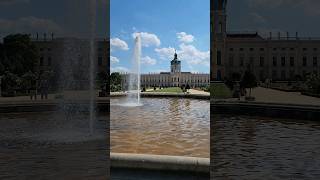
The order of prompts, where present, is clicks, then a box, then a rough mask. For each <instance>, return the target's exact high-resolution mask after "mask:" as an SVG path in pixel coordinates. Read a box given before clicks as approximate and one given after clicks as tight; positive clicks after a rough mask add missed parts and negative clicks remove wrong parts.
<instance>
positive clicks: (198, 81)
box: [122, 53, 210, 89]
mask: <svg viewBox="0 0 320 180" xmlns="http://www.w3.org/2000/svg"><path fill="white" fill-rule="evenodd" d="M170 67H171V68H170V69H171V70H170V72H160V73H149V74H141V78H140V81H141V87H181V86H183V85H185V86H186V85H189V86H190V87H205V86H208V85H209V84H210V75H209V74H205V73H191V72H181V61H180V60H179V59H178V55H177V53H175V54H174V58H173V60H171V65H170ZM129 76H130V74H129V73H125V74H122V86H123V87H124V89H127V87H128V82H129Z"/></svg>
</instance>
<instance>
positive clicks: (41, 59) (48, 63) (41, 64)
mask: <svg viewBox="0 0 320 180" xmlns="http://www.w3.org/2000/svg"><path fill="white" fill-rule="evenodd" d="M51 62H52V59H51V57H48V61H47V66H51ZM98 65H99V66H102V65H103V58H102V57H98ZM40 66H44V57H40Z"/></svg>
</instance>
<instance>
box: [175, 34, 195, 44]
mask: <svg viewBox="0 0 320 180" xmlns="http://www.w3.org/2000/svg"><path fill="white" fill-rule="evenodd" d="M177 38H178V39H179V41H180V42H183V43H191V42H193V40H194V36H192V35H191V34H187V33H185V32H179V33H177Z"/></svg>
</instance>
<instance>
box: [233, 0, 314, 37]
mask: <svg viewBox="0 0 320 180" xmlns="http://www.w3.org/2000/svg"><path fill="white" fill-rule="evenodd" d="M319 9H320V1H319V0H241V1H238V0H229V1H228V5H227V14H228V30H229V31H259V32H260V33H261V34H262V35H265V34H266V35H268V34H269V32H270V31H271V32H273V34H274V35H275V36H276V34H277V33H278V32H281V33H282V35H285V34H286V32H287V31H288V32H289V35H290V36H295V32H299V35H300V36H304V37H320V23H319V18H320V11H319Z"/></svg>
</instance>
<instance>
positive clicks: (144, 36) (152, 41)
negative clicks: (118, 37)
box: [132, 32, 161, 47]
mask: <svg viewBox="0 0 320 180" xmlns="http://www.w3.org/2000/svg"><path fill="white" fill-rule="evenodd" d="M138 34H140V36H141V43H142V46H144V47H150V46H160V44H161V41H160V39H159V38H158V36H157V35H155V34H151V33H147V32H135V33H133V34H132V37H133V38H136V37H137V35H138Z"/></svg>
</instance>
